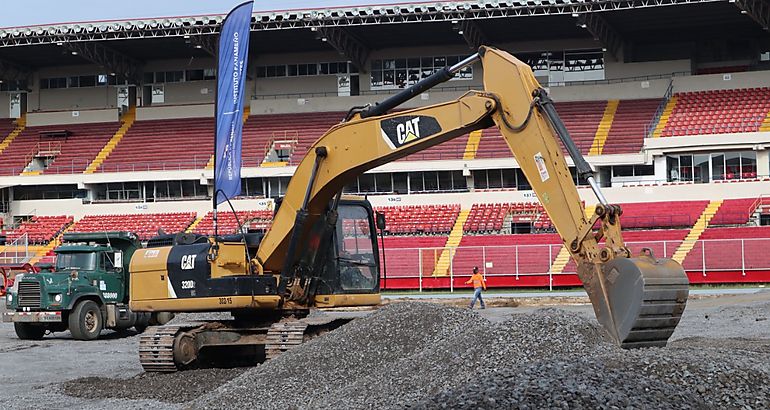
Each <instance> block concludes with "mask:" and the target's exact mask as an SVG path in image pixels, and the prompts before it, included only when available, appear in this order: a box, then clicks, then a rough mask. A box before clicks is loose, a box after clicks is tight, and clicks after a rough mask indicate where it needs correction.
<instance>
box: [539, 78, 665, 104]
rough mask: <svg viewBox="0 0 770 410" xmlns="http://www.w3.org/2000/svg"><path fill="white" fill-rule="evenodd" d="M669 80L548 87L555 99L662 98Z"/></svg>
mask: <svg viewBox="0 0 770 410" xmlns="http://www.w3.org/2000/svg"><path fill="white" fill-rule="evenodd" d="M668 84H669V80H667V79H661V80H647V81H633V82H624V83H617V84H595V85H572V86H568V87H549V88H548V91H549V93H550V94H551V96H552V97H553V99H554V100H555V101H597V100H613V99H614V100H617V99H621V100H623V99H637V98H662V97H663V95H665V94H666V89H667V88H668Z"/></svg>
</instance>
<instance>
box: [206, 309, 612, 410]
mask: <svg viewBox="0 0 770 410" xmlns="http://www.w3.org/2000/svg"><path fill="white" fill-rule="evenodd" d="M603 335H604V333H603V331H602V330H601V329H600V328H599V327H598V325H597V324H594V323H591V322H590V321H589V320H587V319H585V318H583V317H581V316H579V315H577V314H572V313H567V312H563V311H560V310H556V309H543V310H540V311H537V312H536V313H534V314H530V315H526V316H524V315H518V316H514V317H513V319H512V320H510V321H507V322H504V323H501V324H492V323H490V322H489V321H487V320H486V319H483V318H481V317H479V316H478V315H477V314H476V313H474V312H472V311H469V310H468V309H459V308H453V307H446V306H440V305H433V304H425V303H412V302H407V303H397V304H392V305H389V306H386V307H384V308H382V309H380V310H379V311H378V312H376V313H374V314H372V315H371V316H369V317H367V318H365V319H360V320H356V321H354V322H352V323H351V324H349V325H347V326H344V327H342V328H340V329H338V330H336V331H334V332H332V333H330V334H328V335H326V336H325V337H322V338H319V339H315V340H313V341H311V342H309V343H307V344H305V345H303V346H301V347H299V348H297V349H295V350H293V351H290V352H288V353H286V354H284V355H282V356H280V357H279V358H277V359H275V360H273V361H271V362H268V363H265V364H263V365H261V366H258V367H256V368H254V369H252V370H250V371H247V372H246V373H244V374H243V375H241V376H240V377H238V378H236V379H234V380H232V381H231V382H229V383H227V384H225V385H223V386H222V387H220V388H219V389H217V390H216V391H214V392H213V393H212V394H210V395H208V396H207V397H206V398H204V399H203V400H200V401H197V402H195V403H194V404H193V407H203V408H216V407H218V406H221V404H222V403H228V406H232V407H233V408H235V407H240V406H248V405H254V404H256V403H259V405H260V407H261V408H267V409H271V408H275V409H278V408H375V407H376V408H403V407H404V406H405V405H407V404H410V403H417V402H419V401H420V400H422V399H423V398H425V397H426V396H430V395H434V394H437V393H439V392H441V391H442V390H444V389H446V388H447V387H460V386H465V385H466V384H468V383H469V382H471V381H472V380H474V379H475V378H477V377H478V375H479V374H483V373H488V372H497V371H500V370H502V369H506V368H509V367H516V366H519V365H520V364H521V363H526V362H530V361H533V360H538V359H545V358H549V357H552V356H553V355H568V356H569V355H575V354H578V353H581V352H585V351H590V350H592V349H594V348H596V347H597V346H602V345H605V344H606V342H604V336H603ZM287 392H291V394H287Z"/></svg>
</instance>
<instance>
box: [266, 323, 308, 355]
mask: <svg viewBox="0 0 770 410" xmlns="http://www.w3.org/2000/svg"><path fill="white" fill-rule="evenodd" d="M307 327H308V324H307V323H306V322H304V321H299V320H297V321H291V322H278V323H274V324H273V325H272V326H270V329H268V331H267V343H265V357H266V358H267V360H272V359H274V358H276V357H278V356H279V355H281V353H283V352H285V351H287V350H289V349H291V348H293V347H297V346H299V345H301V344H302V343H303V342H305V330H307Z"/></svg>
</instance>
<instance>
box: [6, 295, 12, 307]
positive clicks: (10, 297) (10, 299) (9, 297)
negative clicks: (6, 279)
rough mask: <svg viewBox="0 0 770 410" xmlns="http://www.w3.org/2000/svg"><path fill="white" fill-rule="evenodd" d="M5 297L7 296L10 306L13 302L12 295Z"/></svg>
mask: <svg viewBox="0 0 770 410" xmlns="http://www.w3.org/2000/svg"><path fill="white" fill-rule="evenodd" d="M7 296H8V304H9V305H10V304H11V302H13V293H9V294H8V295H7Z"/></svg>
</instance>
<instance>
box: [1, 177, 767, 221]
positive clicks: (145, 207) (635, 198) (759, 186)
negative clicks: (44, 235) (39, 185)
mask: <svg viewBox="0 0 770 410" xmlns="http://www.w3.org/2000/svg"><path fill="white" fill-rule="evenodd" d="M603 192H604V194H605V196H606V197H607V200H608V201H610V202H612V203H628V202H660V201H686V200H713V199H731V198H756V197H757V196H758V195H759V193H762V192H770V182H743V183H737V184H691V185H671V186H654V187H622V188H621V187H615V188H605V189H604V190H603ZM578 193H579V194H580V198H581V199H582V200H584V201H585V202H586V204H589V205H590V204H596V203H597V200H596V197H595V196H594V194H593V192H592V191H591V190H590V189H588V188H581V189H578ZM369 201H371V202H372V204H373V205H374V206H394V205H422V204H460V205H461V206H462V207H463V208H470V207H471V206H472V205H473V204H475V203H498V202H500V203H502V202H537V197H536V195H535V194H534V192H533V191H495V192H473V193H467V192H466V193H455V194H419V195H374V196H369ZM233 206H234V207H235V209H236V210H248V209H269V208H270V207H271V206H272V201H270V200H265V199H250V200H235V201H233ZM210 207H211V202H210V201H171V202H153V203H123V204H88V205H83V203H82V202H81V200H79V199H63V200H34V201H14V202H13V203H11V214H12V215H14V216H15V215H62V214H66V215H73V216H74V217H75V219H76V220H77V219H80V218H82V217H83V216H84V215H105V214H139V213H155V212H161V213H162V212H196V213H197V214H198V215H203V214H205V213H206V212H208V211H209V210H210Z"/></svg>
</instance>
